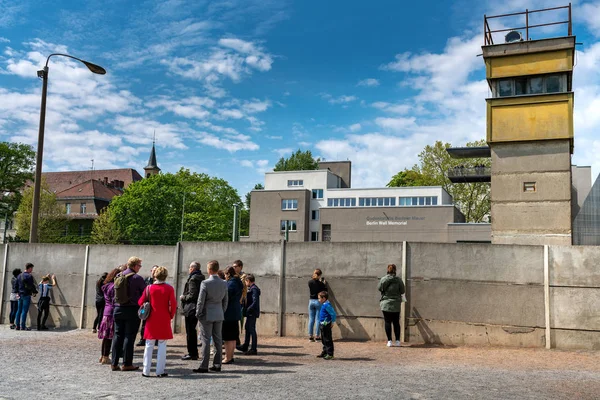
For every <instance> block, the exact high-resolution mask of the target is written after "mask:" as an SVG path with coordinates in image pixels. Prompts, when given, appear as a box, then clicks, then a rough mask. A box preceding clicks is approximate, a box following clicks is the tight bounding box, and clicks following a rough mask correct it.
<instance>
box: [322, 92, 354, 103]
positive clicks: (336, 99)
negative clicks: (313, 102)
mask: <svg viewBox="0 0 600 400" xmlns="http://www.w3.org/2000/svg"><path fill="white" fill-rule="evenodd" d="M321 98H323V99H325V100H327V101H328V102H329V104H347V103H351V102H353V101H356V100H358V97H356V96H348V95H342V96H338V97H333V96H332V95H330V94H329V93H321Z"/></svg>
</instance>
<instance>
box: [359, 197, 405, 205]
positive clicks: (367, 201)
mask: <svg viewBox="0 0 600 400" xmlns="http://www.w3.org/2000/svg"><path fill="white" fill-rule="evenodd" d="M358 205H359V206H360V207H390V206H395V205H396V198H395V197H360V198H359V199H358Z"/></svg>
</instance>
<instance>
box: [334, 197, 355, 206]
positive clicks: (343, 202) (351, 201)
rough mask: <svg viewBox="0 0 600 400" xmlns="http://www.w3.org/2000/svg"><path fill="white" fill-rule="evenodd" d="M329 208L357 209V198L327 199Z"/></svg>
mask: <svg viewBox="0 0 600 400" xmlns="http://www.w3.org/2000/svg"><path fill="white" fill-rule="evenodd" d="M327 207H356V198H354V197H343V198H330V199H327Z"/></svg>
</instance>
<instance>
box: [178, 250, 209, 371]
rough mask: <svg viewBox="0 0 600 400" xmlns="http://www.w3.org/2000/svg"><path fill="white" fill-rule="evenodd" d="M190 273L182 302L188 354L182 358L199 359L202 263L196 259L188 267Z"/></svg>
mask: <svg viewBox="0 0 600 400" xmlns="http://www.w3.org/2000/svg"><path fill="white" fill-rule="evenodd" d="M188 271H189V273H190V275H189V277H188V280H187V282H186V283H185V288H184V289H183V294H182V295H181V297H180V299H181V304H182V305H183V316H184V318H185V338H186V341H187V351H188V352H187V354H186V355H185V356H183V357H181V359H182V360H197V359H198V332H197V331H196V325H198V318H197V317H196V304H197V303H198V295H199V294H200V285H201V284H202V281H203V280H204V275H203V274H202V271H200V263H199V262H197V261H194V262H192V263H191V264H190V267H189V269H188Z"/></svg>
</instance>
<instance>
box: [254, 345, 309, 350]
mask: <svg viewBox="0 0 600 400" xmlns="http://www.w3.org/2000/svg"><path fill="white" fill-rule="evenodd" d="M259 347H260V348H261V349H301V348H303V347H302V346H277V345H274V344H261V345H260V346H259Z"/></svg>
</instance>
